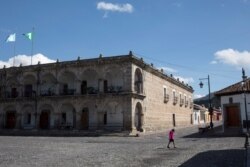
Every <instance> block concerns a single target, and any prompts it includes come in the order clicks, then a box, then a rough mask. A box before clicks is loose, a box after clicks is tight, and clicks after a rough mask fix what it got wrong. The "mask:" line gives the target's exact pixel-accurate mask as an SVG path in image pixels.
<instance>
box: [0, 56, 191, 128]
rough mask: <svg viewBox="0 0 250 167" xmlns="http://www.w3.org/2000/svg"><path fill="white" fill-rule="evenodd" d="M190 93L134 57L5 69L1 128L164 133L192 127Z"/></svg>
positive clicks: (0, 77) (0, 72)
mask: <svg viewBox="0 0 250 167" xmlns="http://www.w3.org/2000/svg"><path fill="white" fill-rule="evenodd" d="M192 93H193V89H192V87H190V86H188V85H187V84H184V83H183V82H180V81H179V80H178V79H175V78H173V77H172V76H168V75H166V74H164V73H163V71H162V70H157V69H156V68H154V67H153V66H152V65H149V64H147V63H145V62H144V61H143V60H142V59H139V58H137V57H135V56H134V55H133V54H132V52H130V53H129V54H128V55H122V56H114V57H102V56H101V55H100V57H98V58H94V59H85V60H80V59H78V60H76V61H67V62H58V61H57V62H55V63H50V64H37V65H32V66H20V67H10V68H3V69H0V128H1V129H6V128H7V129H79V130H81V129H83V130H95V129H104V130H106V129H108V130H127V131H146V132H147V131H156V130H165V129H166V128H170V127H173V126H186V125H190V124H191V123H192V110H193V106H192V103H193V100H192Z"/></svg>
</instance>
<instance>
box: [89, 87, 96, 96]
mask: <svg viewBox="0 0 250 167" xmlns="http://www.w3.org/2000/svg"><path fill="white" fill-rule="evenodd" d="M98 92H99V91H98V90H97V89H96V88H94V87H88V88H87V94H97V93H98Z"/></svg>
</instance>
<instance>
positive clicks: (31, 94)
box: [24, 91, 36, 97]
mask: <svg viewBox="0 0 250 167" xmlns="http://www.w3.org/2000/svg"><path fill="white" fill-rule="evenodd" d="M35 96H36V91H24V97H35Z"/></svg>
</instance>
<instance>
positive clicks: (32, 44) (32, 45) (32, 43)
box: [31, 27, 35, 65]
mask: <svg viewBox="0 0 250 167" xmlns="http://www.w3.org/2000/svg"><path fill="white" fill-rule="evenodd" d="M34 31H35V28H34V27H33V28H32V38H31V65H32V58H33V48H34V42H33V41H34Z"/></svg>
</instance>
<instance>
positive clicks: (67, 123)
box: [59, 103, 76, 128]
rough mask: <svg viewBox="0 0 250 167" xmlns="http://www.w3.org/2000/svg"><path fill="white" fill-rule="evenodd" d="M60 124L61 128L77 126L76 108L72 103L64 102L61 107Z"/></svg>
mask: <svg viewBox="0 0 250 167" xmlns="http://www.w3.org/2000/svg"><path fill="white" fill-rule="evenodd" d="M60 111H61V113H60V117H59V121H60V126H61V128H75V127H76V109H75V107H74V106H73V105H72V104H70V103H64V104H62V106H61V109H60Z"/></svg>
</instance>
